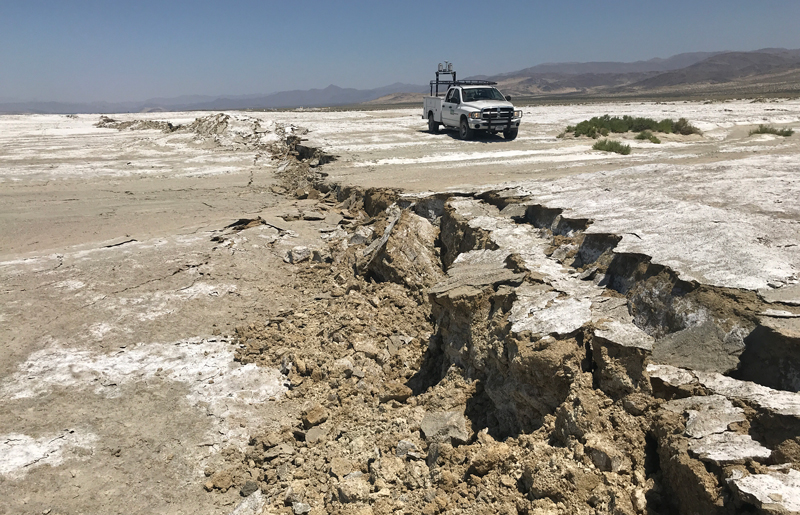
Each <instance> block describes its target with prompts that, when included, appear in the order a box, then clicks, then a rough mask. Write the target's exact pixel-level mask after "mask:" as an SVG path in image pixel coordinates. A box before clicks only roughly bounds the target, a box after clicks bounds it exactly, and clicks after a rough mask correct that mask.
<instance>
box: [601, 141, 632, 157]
mask: <svg viewBox="0 0 800 515" xmlns="http://www.w3.org/2000/svg"><path fill="white" fill-rule="evenodd" d="M592 148H593V149H594V150H602V151H604V152H616V153H617V154H622V155H623V156H627V155H628V154H630V153H631V146H630V145H623V144H622V143H620V142H619V141H615V140H610V139H601V140H598V141H596V142H595V144H594V145H592Z"/></svg>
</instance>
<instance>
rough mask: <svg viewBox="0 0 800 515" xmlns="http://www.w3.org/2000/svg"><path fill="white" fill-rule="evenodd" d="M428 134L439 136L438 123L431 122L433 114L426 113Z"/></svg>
mask: <svg viewBox="0 0 800 515" xmlns="http://www.w3.org/2000/svg"><path fill="white" fill-rule="evenodd" d="M428 132H430V133H431V134H439V122H435V121H433V113H428Z"/></svg>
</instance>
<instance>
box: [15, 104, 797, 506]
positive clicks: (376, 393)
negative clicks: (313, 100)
mask: <svg viewBox="0 0 800 515" xmlns="http://www.w3.org/2000/svg"><path fill="white" fill-rule="evenodd" d="M523 111H524V118H523V125H522V127H521V130H520V133H519V137H518V138H517V139H516V140H514V141H506V140H504V139H503V138H502V136H487V137H482V138H478V139H476V140H474V141H461V140H459V139H457V138H456V135H455V133H449V132H443V133H440V134H431V133H429V132H428V131H427V125H426V123H425V121H424V120H423V119H422V118H421V116H420V114H421V113H420V112H419V110H417V109H388V110H368V111H366V110H365V111H357V110H348V111H332V110H296V111H282V112H228V113H219V114H217V113H203V112H186V113H148V114H121V115H110V116H111V118H113V120H110V119H103V118H101V116H100V115H70V116H61V115H20V116H2V117H0V198H1V199H2V201H1V202H0V284H2V287H1V289H0V292H1V293H2V303H0V336H2V346H1V347H0V353H1V354H0V499H3V500H2V501H0V513H8V514H17V513H25V514H27V513H30V514H41V513H44V514H51V515H55V514H62V515H67V514H70V515H71V514H79V513H87V514H88V513H126V514H129V513H142V514H144V513H148V514H150V513H164V514H168V513H169V514H178V513H185V514H189V513H215V514H216V513H219V514H227V513H232V512H234V510H238V511H236V513H240V514H241V513H294V514H302V513H313V514H317V513H364V514H366V513H375V514H379V513H418V512H419V511H422V512H423V513H426V514H428V513H509V514H511V513H538V514H545V513H631V514H634V513H690V512H697V513H701V512H704V513H712V512H713V513H736V512H746V513H797V512H800V479H798V478H800V468H798V467H799V465H798V463H800V440H797V438H798V437H800V394H798V393H797V392H798V390H800V366H798V365H797V363H798V362H797V361H796V358H797V357H798V352H797V350H796V349H797V343H798V340H800V327H798V322H800V152H799V151H800V134H798V133H797V132H796V133H795V134H794V135H792V136H790V137H781V136H775V135H769V134H762V135H749V131H750V130H751V129H753V128H755V127H756V126H758V125H759V124H770V125H772V126H774V127H778V128H793V129H795V131H798V130H800V101H797V100H772V101H761V102H752V101H749V100H739V101H725V102H715V103H697V102H694V103H693V102H670V103H624V104H623V103H615V104H587V105H563V106H542V107H526V108H524V109H523ZM606 113H608V114H612V115H620V116H621V115H625V114H630V115H635V116H647V117H652V118H656V119H661V118H674V119H677V118H680V117H685V118H688V119H689V120H690V122H691V123H693V124H694V125H695V126H697V127H698V128H699V129H701V130H702V135H691V136H680V135H663V137H661V139H662V143H661V144H658V145H656V144H653V143H650V142H648V141H644V142H643V141H639V140H634V139H633V136H634V134H625V135H622V136H619V137H617V138H616V139H622V140H625V142H626V143H629V144H630V145H631V146H632V149H633V151H632V153H631V154H630V155H627V156H622V155H617V154H609V153H604V152H600V151H595V150H592V149H591V146H592V143H593V140H591V139H588V138H573V137H569V136H568V137H558V136H559V134H560V133H562V131H563V130H564V128H565V127H566V126H567V125H574V124H575V123H577V122H579V121H581V120H584V119H587V118H590V117H592V116H595V115H602V114H606ZM99 122H100V123H99Z"/></svg>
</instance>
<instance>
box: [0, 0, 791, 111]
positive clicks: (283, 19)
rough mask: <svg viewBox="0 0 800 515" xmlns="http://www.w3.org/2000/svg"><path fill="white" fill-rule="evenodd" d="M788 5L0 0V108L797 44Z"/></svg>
mask: <svg viewBox="0 0 800 515" xmlns="http://www.w3.org/2000/svg"><path fill="white" fill-rule="evenodd" d="M799 22H800V2H798V1H797V0H746V1H740V0H713V1H711V0H709V1H703V0H692V1H684V0H670V1H664V2H655V1H652V0H635V1H619V0H613V1H609V2H598V1H596V0H591V1H579V0H573V1H569V2H535V1H529V2H522V1H519V2H502V1H492V0H483V1H472V0H457V1H452V2H435V1H427V2H417V1H392V2H383V1H379V0H374V1H371V2H360V1H351V2H335V1H325V0H320V1H314V0H308V1H304V0H289V1H266V0H261V1H255V0H247V1H245V0H242V1H235V0H229V1H222V0H214V1H193V2H188V1H169V0H158V1H148V0H104V1H99V0H98V1H89V0H86V1H81V0H23V1H17V0H0V102H2V101H8V100H10V99H17V100H32V99H37V100H53V101H81V102H83V101H94V100H105V101H127V100H144V99H147V98H151V97H172V96H178V95H190V94H200V95H219V94H229V95H240V94H254V93H270V92H274V91H280V90H286V89H309V88H315V87H325V86H327V85H328V84H336V85H338V86H342V87H356V88H360V89H364V88H371V87H377V86H383V85H387V84H391V83H393V82H406V83H413V84H425V83H427V81H428V80H430V79H431V78H432V76H433V71H434V70H435V67H436V64H437V63H438V62H440V61H443V60H445V59H446V60H449V61H452V62H454V63H455V67H456V69H457V70H458V71H459V73H460V74H461V76H462V77H463V76H468V75H477V74H493V73H502V72H509V71H514V70H518V69H521V68H526V67H529V66H533V65H536V64H540V63H543V62H563V61H612V60H613V61H635V60H640V59H649V58H652V57H669V56H670V55H674V54H677V53H681V52H694V51H713V50H755V49H758V48H764V47H786V48H800V29H798V23H799Z"/></svg>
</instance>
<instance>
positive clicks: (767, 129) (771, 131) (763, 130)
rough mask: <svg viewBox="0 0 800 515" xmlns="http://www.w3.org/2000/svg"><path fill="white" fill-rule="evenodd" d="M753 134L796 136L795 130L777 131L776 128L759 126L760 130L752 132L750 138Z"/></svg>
mask: <svg viewBox="0 0 800 515" xmlns="http://www.w3.org/2000/svg"><path fill="white" fill-rule="evenodd" d="M753 134H775V135H776V136H785V137H787V138H788V137H789V136H791V135H792V134H794V130H792V129H776V128H775V127H770V126H769V125H759V126H758V129H753V130H752V131H750V136H752V135H753Z"/></svg>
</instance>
